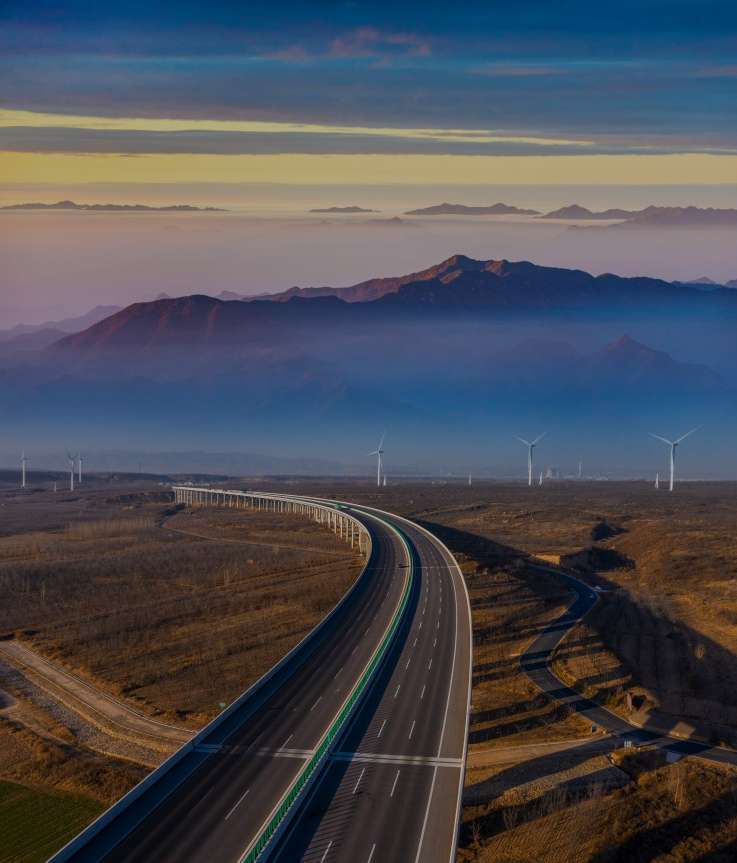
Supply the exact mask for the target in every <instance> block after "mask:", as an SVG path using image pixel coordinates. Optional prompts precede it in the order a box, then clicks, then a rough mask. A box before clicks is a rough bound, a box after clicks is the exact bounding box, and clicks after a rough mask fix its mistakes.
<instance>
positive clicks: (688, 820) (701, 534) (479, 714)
mask: <svg viewBox="0 0 737 863" xmlns="http://www.w3.org/2000/svg"><path fill="white" fill-rule="evenodd" d="M261 485H262V487H263V488H272V489H273V488H278V489H279V490H286V489H290V490H294V491H297V492H300V493H310V494H316V495H322V496H326V497H335V498H338V499H345V500H354V501H356V502H362V503H366V504H370V505H376V506H380V507H383V508H386V509H389V510H392V511H395V512H398V513H401V514H404V515H407V516H409V517H412V518H414V519H416V520H418V521H420V522H422V523H424V524H425V525H426V526H428V527H429V528H431V529H432V530H434V531H436V532H437V533H438V535H439V536H440V537H441V538H442V539H443V540H444V541H445V542H446V543H447V544H448V545H449V547H450V548H451V549H452V550H453V551H454V553H455V554H456V556H457V557H458V559H459V560H460V562H461V566H462V568H463V571H464V573H465V575H466V579H467V584H468V587H469V592H470V597H471V604H472V614H473V627H474V679H473V684H474V689H473V705H472V717H471V727H470V746H469V766H468V772H467V788H466V794H465V807H464V824H463V829H462V836H461V839H462V841H461V849H460V851H459V858H460V859H461V860H474V859H478V860H484V861H489V863H490V861H492V860H493V861H495V863H499V861H507V863H512V861H514V863H532V861H542V863H548V861H549V863H563V861H568V860H571V861H580V863H610V861H620V860H621V861H642V863H645V861H647V863H654V861H658V863H691V861H693V863H696V861H698V863H720V861H722V860H725V861H726V860H732V859H734V856H735V853H737V845H736V844H735V843H736V841H737V820H736V819H735V816H734V814H733V813H734V803H735V802H737V800H736V797H735V795H736V793H737V791H736V789H737V778H736V777H735V774H734V771H732V770H731V769H729V768H721V767H717V766H714V765H710V764H706V763H705V762H700V761H698V760H697V759H686V760H684V761H681V762H679V763H678V764H665V763H663V761H662V756H661V755H659V754H658V753H656V752H650V751H641V752H636V753H635V754H634V755H630V756H627V757H626V758H624V759H623V758H622V756H621V754H620V753H614V754H612V753H611V752H610V751H609V749H608V748H607V744H606V740H604V739H603V738H602V737H601V735H598V734H596V733H593V734H592V730H591V728H589V727H588V726H587V725H586V723H584V722H583V721H582V720H581V718H580V717H578V716H577V715H575V714H570V713H568V712H567V710H566V709H564V708H562V707H560V706H559V705H557V704H555V703H553V702H551V701H549V700H548V699H547V698H546V697H545V696H543V695H541V694H540V693H539V692H538V691H537V690H536V689H535V687H534V686H533V685H532V684H531V683H530V682H529V681H528V680H527V678H526V677H525V676H524V675H523V674H522V673H521V672H520V670H519V667H518V665H517V657H518V655H519V653H520V652H521V651H522V650H524V648H525V647H526V646H527V645H528V644H529V643H530V642H531V641H532V639H533V638H534V637H535V635H536V634H537V632H539V631H540V629H541V627H542V626H544V625H545V623H546V622H547V621H550V620H551V619H553V618H555V617H556V616H557V615H558V614H559V613H560V611H561V610H562V609H563V608H564V607H565V605H566V604H567V602H568V601H569V595H568V594H567V592H566V591H565V590H564V589H562V588H561V586H560V585H559V584H558V582H557V581H556V579H555V577H554V575H550V574H546V573H544V572H541V571H540V570H539V569H537V568H536V567H535V565H534V564H535V560H537V559H538V558H544V559H546V560H548V561H551V562H553V563H554V564H555V563H557V562H558V561H560V562H561V563H562V565H564V566H565V567H566V568H567V569H570V570H571V571H574V572H577V573H578V575H579V576H580V577H581V578H582V579H584V580H586V581H589V582H590V583H592V584H597V585H598V586H600V587H601V588H603V591H602V593H601V597H600V602H599V604H598V605H597V607H596V609H595V610H594V612H593V613H592V614H590V615H589V617H588V618H587V620H586V621H585V622H584V623H583V624H581V625H580V626H579V627H577V628H576V629H575V630H574V631H573V632H572V633H571V635H570V636H569V638H568V639H567V640H566V641H565V642H564V643H563V645H562V646H561V648H560V649H559V651H558V654H557V657H556V670H557V671H558V672H559V673H560V674H561V675H562V676H563V677H565V679H566V680H567V681H568V682H570V683H572V684H573V685H575V686H577V687H578V688H580V689H581V690H582V691H585V692H586V693H587V694H588V695H591V696H592V697H595V698H597V699H599V700H601V701H602V702H604V703H606V704H607V705H608V706H609V707H611V708H612V709H615V710H618V711H620V712H622V713H623V714H625V715H627V716H628V718H629V719H630V720H631V721H634V722H638V723H640V724H644V725H648V724H649V725H651V726H653V727H656V726H657V727H660V724H664V726H665V727H664V730H665V729H675V730H676V731H677V732H679V733H682V734H684V735H685V736H697V737H699V738H709V739H712V740H714V741H716V740H720V741H725V742H728V743H729V742H730V740H731V731H732V728H737V717H735V716H734V715H733V713H732V711H733V710H734V708H735V703H736V700H735V697H734V692H735V691H737V687H736V686H735V684H737V593H736V592H735V588H734V583H735V579H734V576H735V575H737V544H736V543H735V540H734V538H733V531H734V524H735V523H737V486H735V485H734V484H728V483H721V484H707V483H691V484H684V485H681V486H679V487H678V489H677V491H676V493H674V494H673V495H669V494H668V493H667V492H665V491H662V490H661V491H660V492H655V490H654V489H653V488H652V487H651V486H648V485H646V484H644V483H613V482H609V483H604V482H600V483H594V482H580V483H570V482H569V483H563V482H561V483H550V484H548V485H546V486H543V487H542V488H537V487H535V488H533V489H528V488H527V487H525V486H522V485H520V484H511V483H509V484H507V483H477V484H475V485H474V486H471V487H468V486H467V485H466V484H462V483H460V482H458V483H457V484H456V483H451V482H446V483H429V482H426V483H403V484H399V483H395V484H390V485H389V486H387V487H386V488H382V489H377V488H376V487H373V486H371V485H369V484H368V483H365V482H359V481H350V480H346V481H322V482H318V481H306V480H300V481H296V480H293V481H291V482H290V483H289V484H288V485H282V484H281V483H280V482H279V481H274V480H270V481H268V482H263V483H261ZM228 487H236V484H235V482H234V481H232V480H231V481H229V483H228ZM243 487H249V488H258V487H259V482H258V481H257V480H249V481H248V483H247V484H243ZM144 490H145V491H147V492H148V493H149V494H148V497H142V496H141V492H142V491H144ZM86 494H87V493H85V495H86ZM89 494H90V497H89V499H87V498H86V496H85V495H80V496H79V497H78V498H77V499H75V500H72V499H69V496H68V495H66V496H63V495H59V496H58V497H57V501H56V502H55V503H54V506H53V507H52V506H50V505H49V504H48V503H47V502H46V501H45V500H44V497H47V498H48V497H49V495H47V494H45V493H44V495H38V496H33V497H29V498H28V499H27V501H26V503H25V504H24V507H25V510H24V509H23V508H21V507H17V506H14V505H13V501H14V500H15V499H13V495H6V496H5V497H4V498H3V499H2V501H0V506H2V510H0V511H2V513H3V516H4V518H3V521H2V531H3V533H4V534H5V535H4V537H1V538H0V579H3V580H2V581H0V584H1V585H2V589H3V591H4V594H7V593H8V591H10V596H11V603H10V604H9V607H8V608H7V609H6V608H0V620H1V623H0V632H5V633H6V634H8V635H11V634H15V635H16V637H19V638H20V639H21V640H22V641H23V642H24V643H25V644H28V645H29V646H31V647H32V648H33V649H35V650H37V651H39V652H40V653H41V654H43V655H45V656H47V657H49V658H51V659H53V660H54V661H55V662H58V663H61V664H62V665H63V666H64V667H66V668H68V669H69V670H71V671H74V672H76V673H79V674H80V675H86V676H88V677H89V679H90V680H94V682H95V683H96V685H98V686H100V687H102V688H105V689H106V690H107V691H109V692H111V693H113V694H115V695H118V696H120V697H121V698H123V699H126V700H129V701H130V703H132V704H134V705H136V707H138V708H139V709H141V710H143V711H145V712H147V713H148V714H149V715H153V716H158V717H161V718H165V719H168V720H171V721H173V722H180V723H184V724H185V725H190V726H194V725H196V724H198V723H201V722H202V721H204V720H205V719H206V718H207V716H209V715H212V714H213V712H216V711H217V709H218V702H219V700H220V699H221V698H224V699H226V700H227V699H228V698H230V697H232V695H233V694H235V693H236V692H237V691H239V689H240V688H242V686H243V685H245V684H246V683H247V682H248V680H249V679H252V676H256V675H257V674H258V673H260V671H261V670H264V669H265V668H266V667H268V665H270V664H272V662H273V661H275V659H276V658H277V657H278V656H279V655H280V654H281V653H283V652H284V651H285V650H286V649H287V648H288V646H289V644H290V643H293V641H290V638H293V639H295V640H296V639H297V638H299V637H301V634H304V632H305V631H306V629H307V628H308V626H309V625H310V624H309V623H308V622H307V621H308V620H311V621H313V622H314V621H316V620H317V619H319V618H320V617H321V616H322V615H323V614H324V613H325V612H326V611H327V609H328V608H329V607H330V606H331V605H332V604H334V602H335V601H336V599H337V598H338V597H339V596H340V595H341V593H342V592H343V591H344V590H345V588H346V587H347V585H348V584H349V583H350V581H351V579H352V578H353V577H355V572H356V571H357V567H358V562H357V560H356V559H355V558H352V557H351V556H350V554H349V553H348V552H347V551H346V549H345V547H344V546H341V545H340V544H338V543H336V541H335V539H334V537H332V535H331V534H329V533H325V532H323V531H321V530H320V529H319V528H317V527H316V526H315V525H311V524H310V523H307V522H303V521H302V520H301V519H292V520H286V519H285V517H284V516H281V515H279V516H277V517H275V516H273V515H266V514H262V515H261V516H257V514H253V513H244V512H243V511H235V510H218V511H214V510H196V511H190V512H183V513H176V514H170V515H169V516H168V517H166V520H165V523H162V515H163V513H164V512H165V511H166V510H167V508H168V507H167V504H166V503H165V502H164V500H163V497H162V494H161V489H160V488H157V487H156V486H155V485H153V484H151V485H148V486H146V488H145V489H143V488H138V489H136V491H135V494H126V493H121V492H119V491H118V492H115V493H111V492H110V491H109V490H105V491H104V492H102V491H95V492H94V493H91V492H90V493H89ZM11 499H13V500H11ZM6 515H7V516H8V517H5V516H6ZM179 531H182V532H181V533H180V532H179ZM205 537H207V539H205ZM100 567H102V570H103V571H104V572H105V573H106V575H105V576H104V577H103V576H101V573H100V571H99V569H100ZM59 579H64V580H65V582H66V584H65V588H66V589H65V590H60V587H61V585H62V582H61V581H60V580H59ZM315 585H319V590H315V589H314V587H315ZM81 609H87V610H88V611H90V612H91V613H86V612H85V613H84V614H83V613H80V611H81ZM290 620H292V623H291V624H290V623H289V621H290ZM295 620H298V621H299V624H295V623H294V621H295ZM264 624H266V625H264ZM300 626H301V627H302V628H301V629H300ZM264 630H266V631H267V635H266V637H263V631H264ZM297 630H299V631H297ZM221 667H222V668H223V669H225V671H226V674H225V675H224V677H222V679H219V680H217V681H215V682H214V681H213V680H212V676H213V675H212V669H213V668H221ZM259 669H260V670H259ZM249 675H252V676H251V677H249ZM231 684H232V689H229V688H228V687H229V686H230V685H231ZM0 685H1V684H0ZM221 693H222V695H221ZM10 696H11V697H13V693H12V692H11V693H10ZM32 707H33V710H35V711H36V712H37V713H38V712H40V711H41V707H39V705H37V704H36V705H32ZM14 709H15V710H17V705H16V707H15V708H13V707H8V708H6V710H5V711H4V712H3V713H2V714H0V715H5V716H7V717H8V719H9V718H10V716H12V712H13V710H14ZM26 719H27V722H26V724H25V725H23V726H21V727H19V728H18V730H16V731H15V732H14V738H15V740H17V741H19V743H22V742H26V745H28V743H27V739H28V735H29V734H30V733H31V732H30V731H29V728H30V727H31V726H32V723H31V722H30V720H29V719H28V717H26ZM62 720H63V717H62ZM56 721H57V727H56V738H57V739H56V740H48V739H47V740H45V741H43V745H44V746H45V747H51V749H52V751H55V750H54V747H57V746H58V747H60V748H62V747H63V746H66V747H71V749H70V750H69V752H71V753H72V755H73V757H70V755H69V752H67V754H66V756H64V755H63V754H60V755H59V756H58V757H57V758H56V760H54V759H53V758H52V759H50V760H49V756H48V755H44V757H45V758H46V759H47V760H48V761H49V763H51V764H53V769H52V768H49V769H48V770H46V769H45V768H44V769H41V770H40V771H37V773H36V774H32V775H35V776H36V777H37V779H36V781H37V782H38V781H39V779H38V777H40V776H45V775H46V774H47V775H48V777H50V780H51V781H50V786H49V787H52V788H58V787H63V788H66V789H69V790H74V791H76V792H77V793H79V792H80V791H85V790H86V791H87V793H88V794H89V797H90V798H91V797H94V798H96V799H97V800H103V799H105V794H108V799H112V798H114V797H115V796H117V795H118V794H119V793H120V790H121V789H124V788H125V787H126V786H127V785H128V784H130V783H131V782H132V781H134V780H135V778H136V777H137V776H139V775H142V774H141V772H140V771H141V770H142V768H139V767H137V766H136V765H134V764H127V765H126V764H125V763H124V762H121V761H120V760H119V759H117V760H116V759H111V758H103V756H101V755H99V753H96V752H93V751H90V749H89V748H85V747H79V746H78V745H75V744H76V743H77V742H78V741H75V740H74V737H73V735H72V739H71V742H65V735H69V734H70V732H69V729H68V727H66V726H65V724H64V722H63V721H61V722H59V720H58V719H57V720H56ZM46 722H47V725H46V726H44V727H45V728H46V730H47V731H48V723H49V717H48V716H46ZM0 728H2V729H5V728H6V723H5V722H3V724H2V726H0ZM3 733H5V731H4V730H3ZM31 739H32V740H33V742H34V745H36V746H38V740H37V739H36V738H31ZM15 745H18V744H15ZM562 747H565V749H564V751H561V750H562ZM23 757H24V758H28V755H25V756H23ZM37 759H38V756H37ZM95 759H98V761H97V762H96V761H95ZM11 761H12V758H11ZM17 761H18V758H16V762H17ZM6 762H7V759H6ZM75 762H78V763H79V764H80V765H82V768H83V770H88V771H89V770H94V769H98V770H99V771H100V773H99V776H98V778H97V780H96V782H97V783H98V784H97V788H96V790H95V789H94V785H95V783H91V784H90V783H88V784H87V785H85V783H84V782H82V783H81V784H80V783H79V780H78V779H77V778H76V774H74V776H71V774H70V773H69V772H70V771H71V768H70V765H71V764H74V763H75ZM95 764H96V765H97V767H96V768H95V767H94V766H93V765H95ZM65 771H67V772H65ZM105 771H107V773H106V772H105ZM72 773H73V771H72ZM0 776H1V777H5V778H7V779H10V780H15V781H16V782H17V781H23V779H22V778H21V777H19V776H18V775H17V774H14V773H13V771H12V769H10V768H8V767H7V766H6V767H5V768H4V769H3V765H2V764H0ZM70 776H71V778H70ZM116 783H117V784H116ZM32 784H33V783H32ZM36 787H37V788H38V786H36ZM91 788H92V789H93V790H92V791H91ZM103 788H104V789H105V793H103V792H102V789H103ZM19 859H20V858H19Z"/></svg>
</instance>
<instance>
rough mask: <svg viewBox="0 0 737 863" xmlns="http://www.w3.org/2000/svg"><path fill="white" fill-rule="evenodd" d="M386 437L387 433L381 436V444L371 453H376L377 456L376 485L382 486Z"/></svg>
mask: <svg viewBox="0 0 737 863" xmlns="http://www.w3.org/2000/svg"><path fill="white" fill-rule="evenodd" d="M385 437H386V434H383V435H382V436H381V440H380V441H379V445H378V446H377V447H376V449H375V450H374V451H373V452H370V453H369V455H375V456H376V485H377V486H381V476H382V473H383V467H384V450H383V446H384V438H385Z"/></svg>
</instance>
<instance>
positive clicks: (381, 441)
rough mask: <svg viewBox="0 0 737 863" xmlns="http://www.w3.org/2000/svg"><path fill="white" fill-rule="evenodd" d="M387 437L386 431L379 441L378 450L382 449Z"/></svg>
mask: <svg viewBox="0 0 737 863" xmlns="http://www.w3.org/2000/svg"><path fill="white" fill-rule="evenodd" d="M385 437H386V432H384V434H383V435H382V436H381V440H380V441H379V445H378V447H376V449H377V451H378V450H380V449H381V448H382V447H383V446H384V438H385Z"/></svg>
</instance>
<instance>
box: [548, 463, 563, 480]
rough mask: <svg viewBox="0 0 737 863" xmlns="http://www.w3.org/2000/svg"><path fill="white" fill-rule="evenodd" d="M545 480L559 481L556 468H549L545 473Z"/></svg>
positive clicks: (558, 472)
mask: <svg viewBox="0 0 737 863" xmlns="http://www.w3.org/2000/svg"><path fill="white" fill-rule="evenodd" d="M545 479H560V471H559V470H558V468H557V467H552V466H551V467H549V468H548V469H547V470H546V471H545Z"/></svg>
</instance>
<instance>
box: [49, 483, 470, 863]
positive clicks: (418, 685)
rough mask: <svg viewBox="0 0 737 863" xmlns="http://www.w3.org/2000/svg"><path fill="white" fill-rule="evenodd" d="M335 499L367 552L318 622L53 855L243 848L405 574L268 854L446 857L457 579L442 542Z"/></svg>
mask: <svg viewBox="0 0 737 863" xmlns="http://www.w3.org/2000/svg"><path fill="white" fill-rule="evenodd" d="M292 499H294V498H292ZM341 508H342V511H343V512H348V513H349V514H351V515H352V516H353V517H355V518H357V519H359V520H360V521H361V522H362V523H363V524H364V525H365V527H366V528H367V529H368V530H369V532H370V534H371V537H372V552H371V557H370V559H369V561H368V562H367V566H366V568H365V570H364V572H363V573H362V575H361V576H360V577H359V580H358V582H357V583H356V585H355V587H354V588H353V589H352V591H351V592H350V593H349V594H348V595H347V598H346V599H345V600H344V602H343V603H342V604H341V605H340V606H339V607H338V609H337V611H336V612H335V613H334V615H333V617H332V619H331V621H330V625H329V626H328V627H326V628H324V629H323V630H321V631H320V632H319V633H317V634H316V637H315V638H314V639H313V640H312V641H311V642H310V643H309V645H308V647H307V648H306V649H304V650H300V651H298V652H297V653H296V655H295V658H294V661H290V662H288V663H287V664H286V665H285V666H284V668H282V669H280V671H279V672H278V673H277V674H276V675H275V676H274V677H273V678H272V679H271V680H270V681H269V682H268V683H267V684H266V685H264V686H263V687H262V688H261V689H259V690H257V691H256V692H255V693H254V696H253V697H252V698H249V699H246V701H245V702H244V704H243V705H242V707H241V708H239V709H238V710H237V711H236V712H235V713H234V714H232V715H231V716H230V717H229V718H228V719H227V720H226V721H224V722H223V723H222V724H221V725H220V726H218V727H217V728H214V729H213V731H212V733H210V734H208V735H207V737H206V743H200V744H199V745H198V746H196V747H195V750H194V751H192V752H190V753H188V754H186V755H185V756H184V757H183V758H182V759H181V760H180V761H179V762H178V763H177V764H176V765H175V766H174V767H173V769H171V770H170V771H169V772H168V773H166V775H164V776H162V778H161V779H160V780H159V781H157V782H156V783H155V784H153V785H152V786H151V787H150V788H149V789H147V790H146V791H145V792H144V793H143V794H142V795H141V797H140V798H139V799H137V800H135V801H134V802H133V803H132V804H131V805H130V806H129V807H128V808H127V809H125V810H124V811H123V812H122V813H121V814H120V815H118V816H117V817H115V818H114V819H113V820H112V821H111V822H110V823H109V824H107V825H106V826H104V827H103V828H102V829H100V830H99V831H97V832H94V831H92V832H94V835H91V837H90V839H89V841H87V842H86V843H85V844H84V846H83V847H82V848H80V849H79V850H77V851H76V852H75V853H73V854H71V855H70V854H66V855H64V853H63V852H61V854H60V855H59V856H58V857H57V858H56V859H58V860H62V859H63V860H73V861H76V863H81V861H107V863H113V861H114V863H123V861H126V863H130V861H154V860H155V861H157V863H174V861H177V863H181V861H183V860H186V861H188V863H190V861H191V863H200V861H201V863H237V861H239V860H241V858H242V857H243V856H244V853H245V852H246V850H247V849H248V847H249V845H250V844H251V842H252V841H253V839H254V838H255V837H256V836H257V835H259V833H260V829H261V827H262V826H263V824H264V822H265V821H266V820H267V819H268V817H269V815H270V813H271V812H272V810H273V808H274V806H275V805H276V804H277V803H278V802H279V801H280V799H281V797H282V795H283V794H284V792H285V790H286V789H287V788H288V787H289V785H290V783H291V782H292V780H293V779H294V777H295V775H296V774H297V773H298V771H299V770H300V769H301V767H302V766H303V764H304V763H305V760H306V759H307V758H308V757H310V756H311V755H312V753H313V752H314V749H315V746H316V744H317V743H318V741H319V740H320V738H321V736H322V734H323V733H324V732H325V730H326V729H327V728H328V727H329V725H330V724H331V722H332V721H333V719H334V717H335V715H336V714H337V712H338V710H339V709H340V707H341V705H342V703H343V700H344V699H345V697H346V695H347V694H348V692H349V691H350V689H351V687H352V686H353V685H354V683H355V682H356V680H357V679H358V678H359V677H360V675H361V673H362V671H363V669H364V667H365V666H366V663H367V662H368V661H369V660H370V658H371V656H372V655H373V653H374V651H375V649H376V647H377V645H378V643H379V642H380V640H381V638H382V636H383V634H384V632H385V631H386V629H387V626H388V625H389V623H390V621H391V620H392V617H393V615H394V614H395V611H396V609H397V607H398V603H399V600H400V597H401V595H402V591H403V587H404V585H405V581H406V578H407V574H408V572H412V576H413V577H412V584H413V587H412V593H411V594H410V601H409V605H408V606H407V608H406V609H405V613H404V615H403V618H402V621H403V622H402V624H401V626H400V628H399V629H398V630H397V632H396V633H395V636H394V639H393V641H392V642H391V647H390V649H389V651H388V652H387V654H386V656H385V657H384V659H383V660H382V664H381V665H380V666H379V669H378V671H377V673H376V675H375V677H374V678H373V680H372V681H371V684H370V688H369V690H368V692H367V694H366V695H365V696H364V698H363V699H362V700H361V701H360V702H359V705H358V707H357V708H356V709H355V711H354V713H353V715H352V716H351V718H350V719H349V722H348V725H347V727H346V729H345V730H344V733H343V734H342V735H341V736H340V737H339V738H338V739H337V741H336V744H335V746H334V748H333V751H332V755H331V757H330V760H329V761H328V762H327V763H326V764H325V766H324V767H323V768H322V769H321V771H320V773H319V774H318V775H317V777H316V779H315V781H314V783H313V784H312V785H311V786H308V788H307V790H306V794H305V795H304V799H302V800H301V801H299V800H298V802H297V803H296V804H295V806H294V807H293V809H292V811H291V812H290V816H291V821H290V823H288V824H287V825H286V829H285V830H284V831H283V832H282V835H281V836H279V837H277V839H276V841H275V842H274V843H272V845H273V848H271V849H269V850H270V851H271V853H270V855H269V859H276V860H280V861H289V863H292V861H297V860H317V861H319V863H334V861H339V860H344V861H348V860H350V861H351V863H358V861H362V860H365V861H373V863H378V861H382V863H384V861H397V863H398V861H402V863H405V861H413V860H416V861H419V860H422V861H423V863H435V861H437V863H449V861H451V860H453V859H454V857H455V841H456V832H457V818H458V813H459V807H460V792H461V789H462V785H463V773H464V760H465V741H466V737H467V734H466V730H467V718H468V701H469V693H470V671H471V623H470V608H469V606H468V599H467V594H466V592H465V585H464V584H463V579H462V576H461V574H460V571H459V570H458V568H457V566H456V564H455V561H454V560H453V558H452V556H451V555H450V553H449V552H448V551H447V549H446V548H445V547H444V546H443V545H442V543H440V542H439V541H438V540H437V539H435V538H434V537H432V536H431V535H430V534H428V533H427V532H425V531H423V530H422V529H421V528H419V527H417V526H416V525H414V524H412V523H411V522H407V521H405V520H404V519H401V518H399V517H396V516H391V515H389V514H386V513H379V512H377V511H372V510H369V509H366V508H361V507H354V506H351V505H343V506H342V507H341ZM400 533H401V536H400ZM408 553H409V557H410V559H409V560H408Z"/></svg>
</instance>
